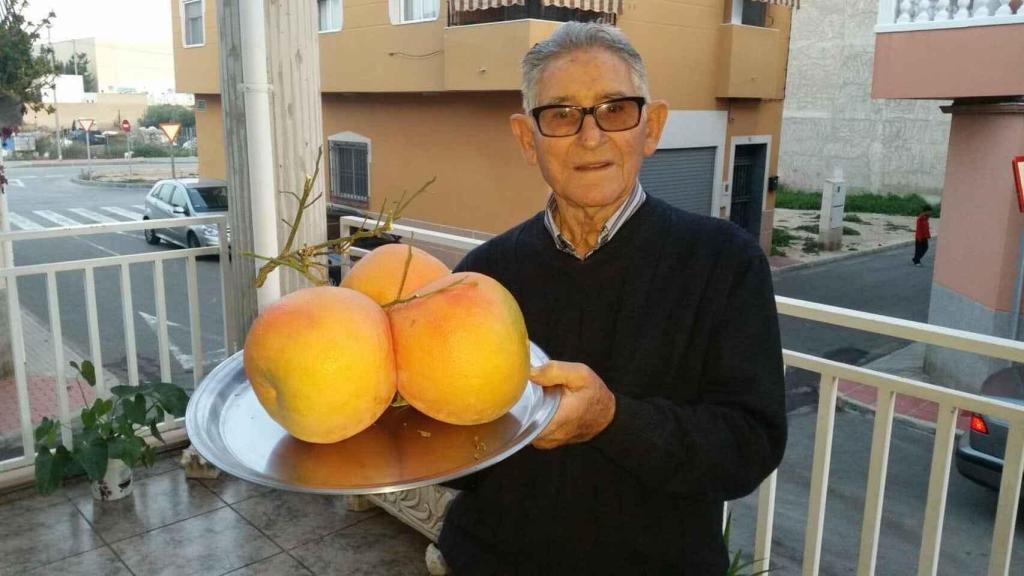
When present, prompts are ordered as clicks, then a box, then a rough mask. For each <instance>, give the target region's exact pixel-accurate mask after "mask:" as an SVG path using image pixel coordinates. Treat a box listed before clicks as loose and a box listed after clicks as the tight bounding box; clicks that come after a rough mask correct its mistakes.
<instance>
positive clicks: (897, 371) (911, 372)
mask: <svg viewBox="0 0 1024 576" xmlns="http://www.w3.org/2000/svg"><path fill="white" fill-rule="evenodd" d="M924 353H925V344H922V343H920V342H918V343H914V344H911V345H910V346H907V347H906V348H902V349H900V350H897V351H896V352H893V353H892V354H889V355H888V356H883V357H882V358H879V359H878V360H875V361H874V362H870V363H868V364H866V365H864V366H863V368H867V369H869V370H875V371H877V372H884V373H886V374H890V375H893V376H900V377H903V378H910V379H912V380H918V381H921V382H925V383H927V384H934V382H932V381H931V379H930V378H929V377H928V375H927V374H925V372H924ZM839 397H840V402H842V403H844V404H847V405H849V406H851V407H853V408H855V409H859V410H867V411H870V412H874V411H875V409H876V407H877V405H878V390H877V389H876V388H874V387H873V386H867V385H865V384H859V383H857V382H849V381H846V380H840V381H839ZM938 415H939V405H938V404H936V403H935V402H931V401H929V400H921V399H919V398H911V397H907V396H902V395H899V394H897V395H896V404H895V407H894V413H893V417H894V418H896V419H899V420H902V421H904V422H907V423H910V424H913V425H915V426H918V427H921V428H925V429H928V430H934V429H935V422H936V421H937V420H938ZM970 420H971V418H970V416H968V415H966V414H964V413H963V412H961V413H960V414H959V415H958V416H957V423H956V427H957V431H958V432H959V431H964V430H967V429H968V428H969V427H970Z"/></svg>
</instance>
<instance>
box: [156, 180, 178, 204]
mask: <svg viewBox="0 0 1024 576" xmlns="http://www.w3.org/2000/svg"><path fill="white" fill-rule="evenodd" d="M173 191H174V184H164V185H163V186H161V187H160V192H158V198H160V200H161V201H162V202H170V201H171V192H173Z"/></svg>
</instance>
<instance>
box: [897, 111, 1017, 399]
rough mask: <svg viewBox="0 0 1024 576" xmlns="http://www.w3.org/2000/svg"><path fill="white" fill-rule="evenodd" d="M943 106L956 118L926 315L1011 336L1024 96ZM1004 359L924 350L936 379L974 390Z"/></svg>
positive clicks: (927, 366) (936, 320)
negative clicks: (1016, 162)
mask: <svg viewBox="0 0 1024 576" xmlns="http://www.w3.org/2000/svg"><path fill="white" fill-rule="evenodd" d="M942 110H943V111H944V112H947V113H949V114H952V116H953V120H952V124H951V127H950V134H949V151H948V153H947V160H946V162H947V164H946V181H945V188H944V192H943V195H942V238H941V243H940V244H938V246H934V245H933V246H932V248H933V249H936V252H935V275H934V277H933V279H932V293H931V307H930V309H929V315H928V321H929V323H931V324H936V325H940V326H946V327H950V328H958V329H961V330H969V331H972V332H978V333H981V334H987V335H991V336H998V337H1003V338H1009V337H1012V335H1011V334H1010V325H1011V315H1012V310H1013V295H1014V281H1015V279H1016V276H1017V266H1018V262H1019V260H1020V254H1019V246H1018V242H1019V236H1020V234H1021V230H1022V229H1024V216H1022V215H1021V214H1020V212H1019V210H1018V207H1017V198H1016V194H1015V188H1014V182H1013V173H1012V171H1011V165H1010V161H1011V159H1012V158H1013V157H1014V156H1015V155H1019V154H1020V153H1021V146H1022V143H1024V102H1021V101H1015V102H1003V103H996V104H959V103H957V104H954V105H952V106H946V107H943V108H942ZM910 265H911V264H910V257H909V256H908V257H907V266H908V267H909V266H910ZM910 273H913V271H910ZM1006 366H1007V362H1005V361H1002V360H995V359H991V358H985V357H981V356H978V355H975V354H967V353H963V352H955V351H952V350H949V349H946V348H940V347H937V346H929V347H928V350H927V352H926V354H925V370H926V371H927V372H928V374H929V375H930V376H931V377H932V378H933V379H934V380H935V381H936V382H940V383H942V384H944V385H947V386H951V387H953V388H957V389H961V390H966V391H970V392H976V391H978V390H979V388H980V386H981V383H982V382H983V381H984V379H985V378H986V377H988V376H989V375H990V374H991V373H992V372H995V371H996V370H999V369H1001V368H1003V367H1006Z"/></svg>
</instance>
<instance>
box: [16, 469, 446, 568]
mask: <svg viewBox="0 0 1024 576" xmlns="http://www.w3.org/2000/svg"><path fill="white" fill-rule="evenodd" d="M176 456H177V454H176V453H172V454H169V455H167V456H165V457H164V458H162V459H160V460H159V461H158V462H157V463H156V465H155V466H154V467H153V468H151V469H148V470H147V469H141V470H136V480H135V490H134V493H133V494H132V496H131V497H129V498H126V499H124V500H121V501H118V502H107V503H100V502H95V501H93V499H92V496H91V495H90V493H89V486H88V484H87V483H86V482H84V481H78V482H75V483H73V484H71V485H69V486H66V487H65V488H64V489H62V490H61V491H59V492H57V493H55V494H52V495H49V496H39V495H38V494H36V493H35V491H34V490H33V489H26V490H21V491H18V492H13V493H10V494H5V495H0V576H15V575H17V576H22V575H31V576H37V575H44V574H46V575H48V574H60V575H61V576H65V575H66V576H78V575H82V576H85V575H89V576H92V575H104V576H108V575H110V576H120V575H125V576H131V575H135V576H142V575H165V574H166V575H174V576H184V575H188V574H204V575H205V574H209V575H219V574H232V575H233V576H236V575H238V576H241V575H257V574H259V575H261V576H277V575H281V576H284V575H288V576H291V575H311V574H318V575H319V574H322V575H331V576H334V575H370V574H372V575H374V576H377V575H390V574H400V575H403V576H405V575H419V574H426V573H427V571H426V565H425V564H424V552H425V550H426V546H427V544H428V541H427V540H426V538H424V537H423V536H421V535H420V534H419V533H418V532H416V531H415V530H413V529H412V528H409V527H407V526H405V525H404V524H402V523H401V522H399V521H398V520H395V519H394V518H392V517H391V516H389V515H388V514H386V513H384V512H382V511H379V510H372V511H369V512H350V511H348V510H346V509H345V506H344V504H343V501H342V498H341V497H329V496H316V495H308V494H297V493H292V492H281V491H276V490H270V489H266V488H263V487H260V486H256V485H254V484H250V483H248V482H244V481H242V480H239V479H236V478H231V477H227V476H226V475H223V474H222V475H221V477H220V478H218V479H217V480H198V481H197V480H188V479H186V478H185V474H184V472H183V470H182V469H181V468H180V467H179V466H178V464H177V458H176Z"/></svg>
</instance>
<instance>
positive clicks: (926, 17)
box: [914, 0, 932, 22]
mask: <svg viewBox="0 0 1024 576" xmlns="http://www.w3.org/2000/svg"><path fill="white" fill-rule="evenodd" d="M931 20H932V15H931V0H917V14H915V15H914V22H931Z"/></svg>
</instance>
